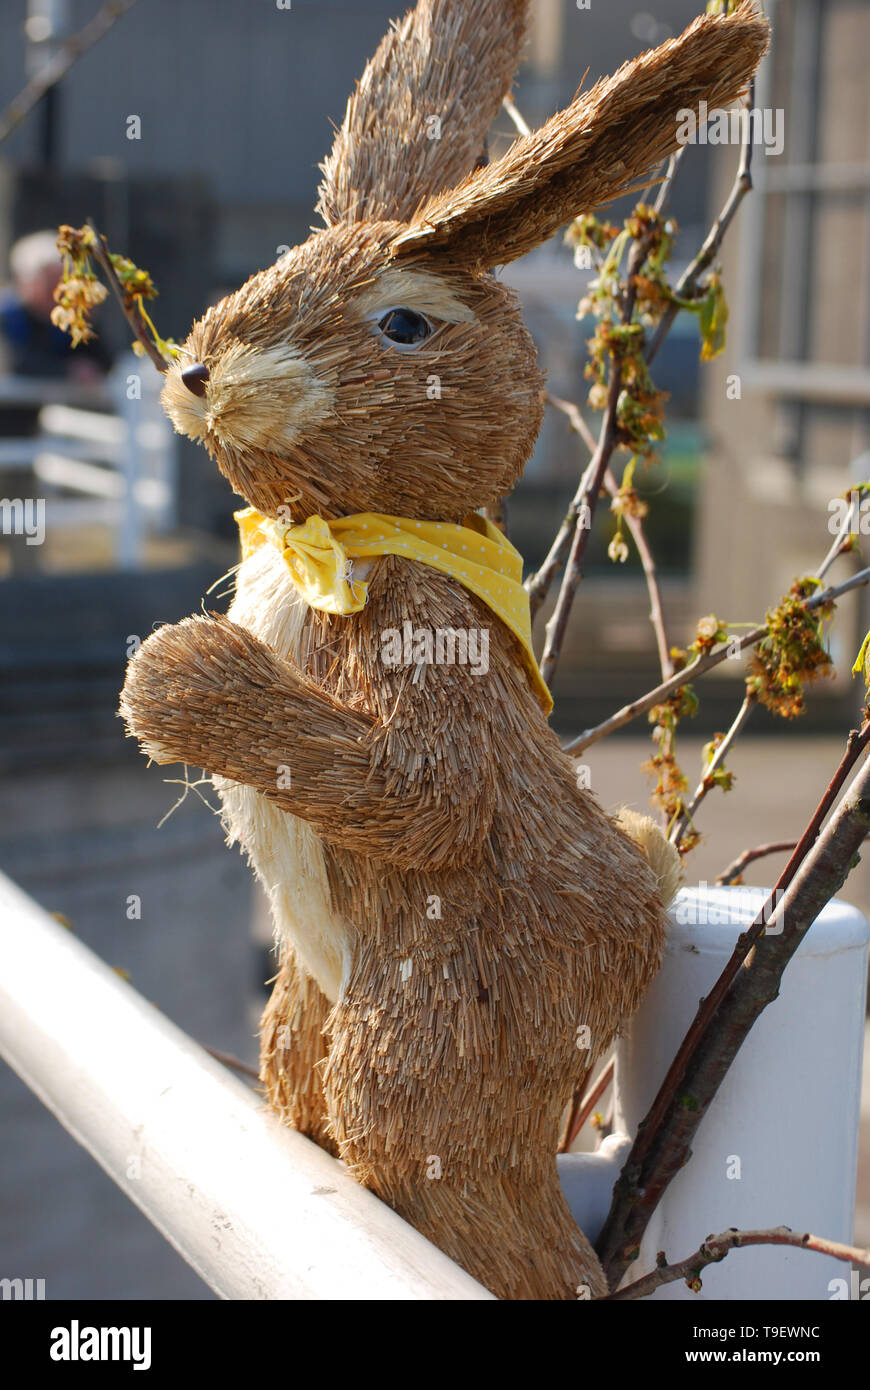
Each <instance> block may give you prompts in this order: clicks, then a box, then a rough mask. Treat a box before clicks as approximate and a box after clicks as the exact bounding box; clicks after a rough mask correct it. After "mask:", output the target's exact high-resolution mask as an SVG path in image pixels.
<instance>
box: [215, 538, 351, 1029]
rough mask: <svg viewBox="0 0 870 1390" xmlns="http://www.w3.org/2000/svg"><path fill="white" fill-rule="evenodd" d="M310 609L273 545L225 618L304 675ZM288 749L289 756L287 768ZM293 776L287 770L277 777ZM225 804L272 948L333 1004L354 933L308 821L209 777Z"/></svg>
mask: <svg viewBox="0 0 870 1390" xmlns="http://www.w3.org/2000/svg"><path fill="white" fill-rule="evenodd" d="M309 613H310V610H309V609H308V607H307V605H306V604H305V603H304V602H303V601H302V599H301V598H300V597H299V595H298V594H297V592H296V589H295V588H294V586H293V584H292V582H291V581H290V579H289V577H288V576H287V572H286V569H285V567H284V563H283V561H282V560H281V558H280V556H279V555H278V553H277V552H276V551H274V550H273V549H272V547H271V546H263V547H262V548H261V549H260V550H258V551H256V552H255V553H254V554H253V555H251V556H250V557H249V558H248V559H247V560H245V561H244V563H243V564H242V565H241V567H240V569H239V571H238V575H237V579H236V597H235V600H234V602H233V605H232V607H231V608H230V610H229V617H230V618H231V619H232V620H233V622H235V623H238V624H239V625H240V626H241V627H245V628H247V629H248V631H249V632H252V633H253V634H254V635H255V636H256V637H259V638H260V640H261V641H263V642H265V643H267V644H268V646H270V647H271V648H272V650H273V651H275V652H277V653H278V654H279V655H280V656H282V657H283V658H284V659H285V660H286V661H288V662H290V663H291V664H292V665H294V666H297V667H300V668H302V669H304V667H305V663H306V644H307V642H308V640H309V635H310V624H309V622H308V619H309ZM290 762H292V748H289V749H288V763H290ZM281 775H284V776H290V777H292V767H288V768H286V769H284V770H283V772H282V770H281V769H280V768H279V769H276V777H279V776H281ZM213 781H214V785H215V787H216V789H217V791H218V793H219V795H220V797H221V801H222V803H223V822H224V826H225V829H226V831H227V840H228V843H230V844H238V845H239V846H240V847H241V848H242V849H243V850H244V852H245V853H246V855H247V856H248V858H249V860H250V862H251V864H252V866H253V868H254V870H255V872H256V874H257V877H258V879H259V880H260V882H261V883H262V885H263V887H264V889H265V891H266V893H267V895H268V897H269V902H270V906H271V911H272V920H273V923H274V927H275V937H276V942H277V944H278V946H279V947H280V948H281V949H282V950H284V949H286V948H288V947H289V948H291V949H292V950H293V952H294V954H295V955H296V958H297V960H298V961H299V962H300V964H301V965H302V966H303V968H304V969H305V970H307V971H308V973H309V974H310V975H312V976H313V977H314V979H315V980H316V981H317V983H318V984H319V986H320V988H321V989H322V990H323V992H324V994H325V995H326V997H327V998H328V999H329V1000H331V1001H332V1002H333V1003H334V1002H335V1000H336V999H337V998H338V994H339V990H340V987H341V980H342V976H343V974H344V972H345V967H346V963H347V958H348V954H349V950H350V939H351V934H352V928H351V926H350V923H349V922H347V920H346V919H345V918H343V917H342V916H341V915H340V914H338V913H336V912H335V911H334V910H333V907H332V903H331V897H330V891H329V884H328V880H327V870H326V856H325V851H324V846H323V842H322V840H321V839H320V837H319V835H317V833H316V832H315V831H314V830H313V829H312V828H311V826H310V825H308V823H307V822H306V821H302V820H299V819H298V817H296V816H292V815H289V814H288V813H287V812H286V811H282V810H280V809H279V808H278V807H276V806H275V805H274V804H273V803H272V802H271V801H270V800H268V798H267V797H265V796H263V795H262V793H260V792H258V791H255V790H254V789H253V788H252V787H246V786H242V785H241V784H239V783H237V782H228V781H225V780H224V779H223V778H214V779H213Z"/></svg>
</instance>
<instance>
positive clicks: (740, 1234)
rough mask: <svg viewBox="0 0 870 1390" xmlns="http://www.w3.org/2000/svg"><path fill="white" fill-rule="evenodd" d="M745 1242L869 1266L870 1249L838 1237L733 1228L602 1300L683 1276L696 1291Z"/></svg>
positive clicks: (643, 1292)
mask: <svg viewBox="0 0 870 1390" xmlns="http://www.w3.org/2000/svg"><path fill="white" fill-rule="evenodd" d="M745 1245H790V1246H792V1247H793V1248H795V1249H797V1250H814V1251H816V1252H817V1253H818V1254H820V1255H833V1256H834V1258H835V1259H837V1260H845V1261H847V1262H848V1263H849V1264H856V1265H863V1266H864V1267H865V1268H867V1269H870V1250H859V1249H858V1247H857V1246H855V1245H842V1244H841V1243H840V1241H838V1240H826V1239H825V1238H824V1236H813V1235H810V1234H809V1232H808V1231H807V1232H805V1233H804V1234H803V1235H800V1234H799V1233H798V1232H797V1231H792V1230H791V1229H790V1228H789V1227H788V1226H772V1227H770V1229H769V1230H766V1231H738V1230H736V1229H732V1230H730V1231H723V1232H722V1234H721V1235H718V1236H708V1237H707V1239H706V1240H705V1241H704V1242H703V1243H702V1244H701V1245H700V1246H699V1247H698V1249H697V1250H696V1251H695V1253H694V1255H690V1256H689V1258H688V1259H687V1260H680V1261H679V1262H678V1263H677V1264H672V1265H669V1264H665V1263H661V1264H660V1265H659V1266H658V1268H657V1269H654V1270H653V1271H652V1272H651V1273H650V1274H645V1275H644V1276H643V1278H642V1279H636V1280H635V1281H634V1283H633V1284H627V1285H626V1287H625V1288H624V1289H618V1290H617V1292H616V1293H611V1294H605V1295H604V1298H603V1299H601V1300H600V1301H601V1302H610V1303H617V1302H621V1301H624V1300H626V1299H635V1298H647V1297H648V1296H649V1294H651V1293H655V1291H656V1289H660V1288H661V1287H662V1285H663V1284H673V1283H675V1282H676V1280H677V1279H684V1280H685V1281H686V1283H687V1284H688V1286H689V1288H690V1289H692V1290H693V1291H694V1292H695V1293H697V1292H698V1291H699V1289H700V1287H701V1279H700V1275H701V1271H702V1270H704V1269H706V1268H707V1266H708V1265H711V1264H718V1263H719V1262H720V1260H724V1258H725V1256H726V1255H727V1254H728V1252H729V1251H730V1250H738V1249H742V1248H743V1246H745Z"/></svg>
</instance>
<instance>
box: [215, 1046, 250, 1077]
mask: <svg viewBox="0 0 870 1390" xmlns="http://www.w3.org/2000/svg"><path fill="white" fill-rule="evenodd" d="M205 1050H206V1052H207V1053H208V1055H209V1057H214V1059H215V1061H216V1062H222V1063H223V1065H224V1066H225V1067H229V1068H230V1069H231V1070H232V1071H237V1072H240V1073H241V1075H242V1076H247V1077H249V1078H250V1079H251V1080H252V1081H256V1082H257V1083H259V1080H260V1073H259V1072H258V1071H257V1070H256V1069H255V1068H254V1067H249V1066H248V1064H247V1062H243V1061H241V1060H240V1058H238V1057H234V1056H233V1055H232V1053H231V1052H219V1051H218V1049H217V1048H216V1047H207V1048H206V1049H205Z"/></svg>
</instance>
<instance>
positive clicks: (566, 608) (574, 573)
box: [541, 234, 649, 685]
mask: <svg viewBox="0 0 870 1390" xmlns="http://www.w3.org/2000/svg"><path fill="white" fill-rule="evenodd" d="M648 250H649V234H647V235H644V236H641V237H638V239H637V240H636V241H634V242H632V246H631V251H630V252H629V256H628V264H627V266H626V271H625V285H626V289H625V298H624V300H623V302H622V313H621V316H620V317H621V321H622V323H623V324H624V325H625V324H630V323H631V318H632V314H633V313H634V306H635V302H636V300H637V275H638V272H639V271H640V269H641V266H642V265H643V263H644V261H645V260H646V257H647V252H648ZM621 392H622V362H621V360H620V358H619V357H618V356H617V355H615V354H611V358H610V384H609V386H608V390H607V405H606V407H605V410H604V419H603V420H602V422H601V431H600V433H599V436H598V444H597V447H596V450H595V453H594V454H593V456H592V458H591V460H590V462H589V467H588V468H587V470H586V473H584V478H587V477H588V482H587V484H586V489H585V492H584V495H583V499H582V502H581V504H580V508H579V511H578V516H577V517H575V520H574V534H573V538H572V540H571V549H570V551H569V553H568V562H567V564H566V566H565V573H564V574H563V576H562V584H561V587H560V589H559V597H558V598H557V600H556V607H555V608H554V610H553V613H552V616H551V617H550V620H549V622H548V623H547V626H546V628H545V632H546V638H545V641H544V651H543V655H542V657H541V675H542V676H543V678H544V681H545V682H546V684H547V685H549V684H551V682H552V679H553V676H554V674H555V671H556V665H557V663H558V661H559V657H560V655H561V652H562V642H563V641H564V638H565V632H566V631H567V628H568V619H569V617H570V616H571V609H572V607H573V604H574V595H575V594H576V592H577V588H578V586H579V584H580V581H581V580H582V578H583V560H584V557H585V555H586V549H587V546H588V545H589V537H590V536H591V534H592V520H593V518H594V516H595V508H596V507H597V505H598V498H599V496H600V494H601V488H602V484H603V482H604V474H605V472H606V470H607V466H608V464H609V463H610V459H611V456H612V454H613V451H614V449H615V448H616V447H617V445H618V444H619V423H618V419H617V415H618V405H619V397H620V394H621ZM563 524H564V523H563ZM560 534H561V533H560Z"/></svg>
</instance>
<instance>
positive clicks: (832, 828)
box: [599, 720, 870, 1288]
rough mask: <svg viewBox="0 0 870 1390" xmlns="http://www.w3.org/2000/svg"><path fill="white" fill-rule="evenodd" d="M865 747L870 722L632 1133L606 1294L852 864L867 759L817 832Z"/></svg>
mask: <svg viewBox="0 0 870 1390" xmlns="http://www.w3.org/2000/svg"><path fill="white" fill-rule="evenodd" d="M868 742H870V720H868V721H867V722H866V723H865V724H864V726H863V727H862V729H861V731H860V732H857V731H853V733H852V734H851V735H850V738H849V744H848V747H847V750H846V754H845V755H844V758H843V761H842V762H841V764H840V767H839V768H838V770H837V773H836V774H835V776H834V778H833V779H832V781H831V783H830V785H829V786H828V788H827V790H826V792H825V795H824V797H823V798H822V801H821V802H820V803H819V807H818V808H817V810H816V813H815V815H814V816H813V819H812V821H811V822H810V824H809V826H808V827H807V829H806V831H805V832H804V834H803V836H802V837H801V840H800V843H799V844H798V847H797V849H796V850H795V852H794V854H793V855H792V857H791V859H790V860H789V862H788V864H787V865H786V867H785V869H784V870H783V873H782V874H781V875H780V877H779V880H778V882H777V887H776V889H775V890H774V892H773V894H772V895H771V897H770V898H769V899H768V901H767V903H766V904H765V906H764V908H763V909H762V911H761V912H760V913H759V914H758V915H757V917H756V919H755V921H754V922H753V924H752V926H751V927H750V928H749V930H748V931H747V932H744V933H743V934H742V935H741V936H740V938H739V940H738V942H737V946H736V948H735V950H734V953H733V954H732V957H731V959H730V960H729V962H728V964H727V966H726V967H725V970H724V971H723V972H722V975H721V976H720V977H719V980H717V982H716V984H715V986H714V987H713V989H712V990H711V992H710V994H709V995H708V996H707V998H706V999H704V1000H702V1002H701V1006H700V1008H699V1010H698V1013H697V1014H696V1016H695V1020H694V1021H693V1023H692V1025H691V1027H690V1029H689V1031H688V1033H687V1034H686V1037H685V1038H684V1039H683V1042H682V1044H681V1046H680V1049H679V1051H678V1053H677V1055H676V1057H675V1058H674V1061H673V1062H672V1064H671V1066H670V1068H669V1070H668V1073H667V1076H666V1077H665V1079H664V1081H663V1082H662V1085H661V1087H660V1088H659V1092H658V1095H657V1096H656V1098H655V1100H654V1101H653V1104H652V1107H651V1109H650V1111H649V1113H648V1115H647V1116H646V1117H645V1119H644V1120H643V1121H642V1122H641V1124H640V1126H639V1128H638V1132H637V1137H636V1139H635V1141H634V1144H633V1145H632V1149H631V1152H630V1154H629V1156H628V1159H627V1160H626V1163H625V1166H624V1167H623V1170H622V1173H621V1174H620V1176H619V1179H618V1181H617V1183H616V1186H615V1188H614V1194H613V1202H612V1204H611V1208H610V1212H609V1214H608V1217H607V1221H606V1222H605V1225H604V1228H603V1230H602V1233H601V1237H600V1241H599V1254H600V1256H601V1261H602V1264H603V1265H604V1268H605V1272H606V1274H607V1276H608V1280H609V1282H610V1286H611V1288H613V1287H615V1286H616V1285H617V1284H618V1283H619V1280H620V1279H621V1278H622V1276H623V1274H624V1273H625V1270H626V1269H627V1267H628V1265H629V1264H630V1263H631V1262H632V1260H633V1259H634V1258H635V1257H636V1253H637V1249H638V1246H639V1244H640V1240H641V1238H642V1236H643V1233H644V1231H645V1230H646V1227H647V1225H648V1223H649V1219H650V1217H651V1215H652V1213H653V1212H654V1211H655V1209H656V1207H657V1206H658V1204H659V1202H660V1201H661V1198H662V1196H663V1194H664V1192H665V1191H666V1190H667V1187H668V1186H669V1184H670V1182H671V1181H672V1179H673V1178H674V1177H675V1176H676V1174H677V1173H678V1172H679V1171H680V1169H681V1168H683V1167H684V1166H685V1164H686V1163H687V1162H688V1161H689V1158H690V1157H691V1152H692V1151H691V1147H690V1146H691V1141H692V1139H693V1137H694V1135H695V1132H696V1131H697V1128H698V1126H699V1124H700V1123H701V1121H702V1120H703V1118H704V1115H705V1114H706V1113H707V1110H708V1108H709V1106H710V1104H711V1102H712V1100H713V1099H714V1097H715V1095H716V1093H717V1091H718V1089H719V1086H720V1085H721V1083H722V1080H723V1078H724V1077H725V1075H726V1073H727V1072H728V1069H729V1067H730V1066H731V1063H732V1062H733V1060H734V1058H735V1056H736V1055H737V1052H738V1051H739V1049H740V1047H741V1045H742V1043H743V1041H744V1039H745V1038H746V1036H747V1034H748V1033H749V1031H750V1029H751V1028H752V1025H753V1024H754V1022H755V1020H756V1019H757V1018H758V1016H759V1015H760V1014H761V1013H762V1012H763V1011H764V1009H765V1008H766V1007H767V1005H768V1004H769V1003H771V1002H772V1001H773V1000H774V999H775V998H776V997H777V995H778V993H779V988H780V981H781V978H782V974H783V972H784V970H785V968H786V966H787V965H788V962H789V961H790V960H791V957H792V956H793V955H794V953H795V951H796V950H797V949H798V947H799V945H800V943H801V941H802V940H803V937H804V936H805V934H806V932H807V931H808V930H809V928H810V926H811V925H812V923H813V922H814V921H815V919H816V917H818V915H819V913H820V912H821V910H822V908H823V907H824V906H825V904H826V903H827V902H829V901H830V899H831V898H832V897H833V896H834V894H835V893H836V892H838V891H839V889H840V888H841V887H842V885H843V884H844V883H845V881H846V879H847V877H848V875H849V873H850V872H851V869H852V868H853V866H854V864H855V862H856V859H855V856H856V854H857V851H858V849H859V847H860V846H861V844H862V843H863V841H864V839H865V838H866V836H867V833H868V830H870V760H866V759H865V761H864V763H863V765H862V767H861V768H860V770H859V771H858V772H857V773H856V775H855V776H854V778H853V780H852V782H851V784H850V786H849V788H848V790H847V791H846V793H845V795H844V796H843V798H842V800H841V801H840V804H839V805H838V807H837V809H836V811H835V812H834V814H833V816H832V817H831V819H830V821H829V823H828V825H827V826H826V827H825V829H824V830H823V831H822V833H821V834H819V829H820V827H821V824H822V822H823V820H824V819H825V816H826V814H827V811H828V809H829V808H830V806H831V805H832V804H833V802H834V800H835V799H836V796H837V795H838V793H839V790H840V788H841V787H842V786H843V784H844V782H845V779H846V777H847V776H848V773H849V771H850V770H851V768H852V767H853V766H854V765H855V763H856V761H857V760H858V759H859V758H860V757H861V756H862V755H863V753H864V752H865V750H866V747H867V744H868ZM771 909H772V910H771Z"/></svg>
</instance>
